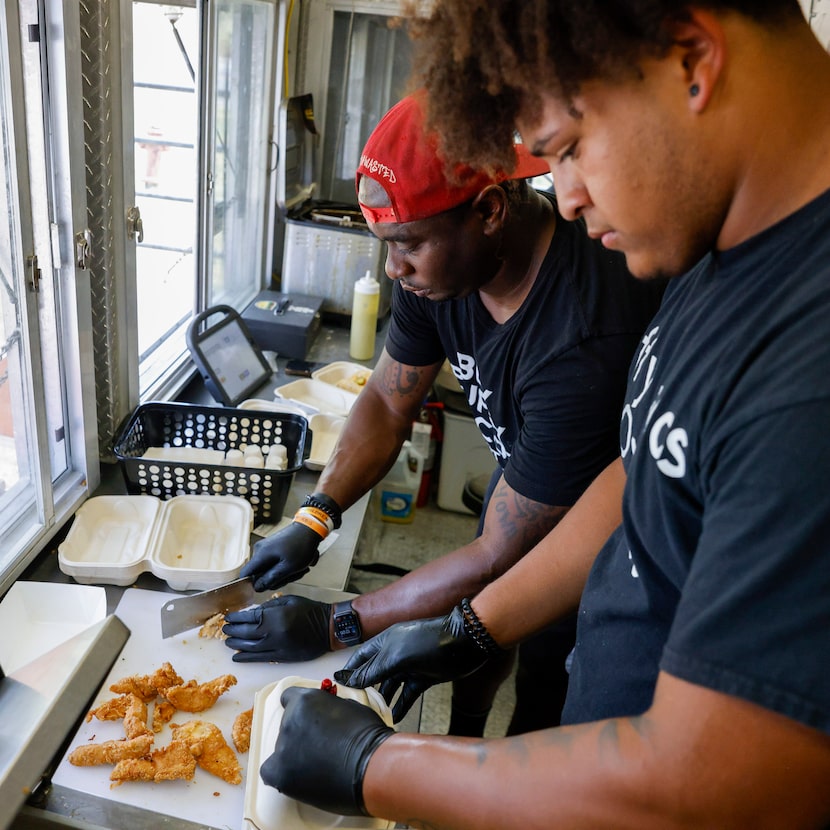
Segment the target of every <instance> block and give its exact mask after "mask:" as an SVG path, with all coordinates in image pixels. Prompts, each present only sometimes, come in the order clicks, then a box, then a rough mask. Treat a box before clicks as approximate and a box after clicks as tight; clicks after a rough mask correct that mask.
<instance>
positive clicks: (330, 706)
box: [259, 686, 394, 816]
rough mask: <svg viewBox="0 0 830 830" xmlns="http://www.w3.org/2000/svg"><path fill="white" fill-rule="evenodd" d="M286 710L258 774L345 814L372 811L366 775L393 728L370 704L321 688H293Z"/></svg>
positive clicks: (309, 801)
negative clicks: (365, 793) (365, 800)
mask: <svg viewBox="0 0 830 830" xmlns="http://www.w3.org/2000/svg"><path fill="white" fill-rule="evenodd" d="M280 702H281V703H282V705H283V707H284V709H285V711H284V712H283V716H282V724H281V726H280V734H279V736H278V737H277V743H276V746H275V747H274V752H273V754H272V755H270V756H269V757H268V758H267V759H266V760H265V762H264V763H263V764H262V766H261V767H260V770H259V774H260V777H261V778H262V780H263V781H264V782H265V783H266V784H268V785H269V786H270V787H276V788H277V789H278V790H279V791H280V792H281V793H283V794H284V795H287V796H289V797H290V798H296V799H297V800H298V801H302V802H304V803H306V804H311V805H312V806H313V807H317V808H319V809H321V810H328V811H329V812H331V813H337V814H339V815H341V816H360V815H364V816H365V815H368V813H367V812H366V807H365V805H364V803H363V776H364V775H365V773H366V767H367V766H368V764H369V759H370V758H371V757H372V755H373V754H374V752H375V750H376V749H377V748H378V747H379V746H380V745H381V744H382V743H383V742H384V741H385V740H386V739H387V738H388V737H389V736H390V735H393V734H394V730H393V729H390V728H389V727H388V726H387V725H386V724H385V723H384V722H383V721H382V720H381V719H380V717H378V715H377V714H376V713H375V712H374V711H372V710H371V709H370V708H369V707H368V706H363V705H362V704H360V703H358V702H357V701H354V700H343V699H342V698H338V697H335V696H334V695H331V694H329V693H328V692H323V691H321V690H320V689H303V688H299V687H297V686H293V687H291V688H289V689H286V690H285V691H284V692H283V693H282V697H281V698H280Z"/></svg>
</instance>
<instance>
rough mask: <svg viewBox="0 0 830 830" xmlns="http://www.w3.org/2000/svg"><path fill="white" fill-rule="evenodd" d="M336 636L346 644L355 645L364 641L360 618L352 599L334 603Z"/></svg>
mask: <svg viewBox="0 0 830 830" xmlns="http://www.w3.org/2000/svg"><path fill="white" fill-rule="evenodd" d="M333 618H334V636H335V637H336V638H337V640H338V642H340V643H343V645H344V646H355V645H357V644H358V643H360V642H362V641H363V632H362V631H361V630H360V618H359V617H358V616H357V612H356V611H355V610H354V609H353V608H352V602H351V600H345V601H344V602H335V603H334V614H333Z"/></svg>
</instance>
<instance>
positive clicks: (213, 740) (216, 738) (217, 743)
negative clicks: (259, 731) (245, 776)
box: [172, 720, 242, 784]
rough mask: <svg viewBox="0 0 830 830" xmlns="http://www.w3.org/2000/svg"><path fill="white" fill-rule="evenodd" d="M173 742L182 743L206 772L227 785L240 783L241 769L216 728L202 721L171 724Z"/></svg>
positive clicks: (231, 750)
mask: <svg viewBox="0 0 830 830" xmlns="http://www.w3.org/2000/svg"><path fill="white" fill-rule="evenodd" d="M172 728H173V740H176V741H184V743H185V744H187V748H188V749H189V750H190V752H191V753H192V754H193V756H194V757H195V758H196V763H197V764H198V765H199V766H200V767H201V768H202V769H203V770H205V771H206V772H209V773H211V774H212V775H216V776H218V777H219V778H221V779H222V780H223V781H227V782H228V784H241V783H242V767H241V766H240V765H239V761H238V759H237V757H236V755H235V753H234V751H233V749H231V747H230V746H229V745H228V743H227V741H226V740H225V738H224V737H223V735H222V732H221V730H220V729H219V727H218V726H216V725H215V724H213V723H208V722H207V721H202V720H190V721H188V722H187V723H184V724H181V725H177V724H173V725H172Z"/></svg>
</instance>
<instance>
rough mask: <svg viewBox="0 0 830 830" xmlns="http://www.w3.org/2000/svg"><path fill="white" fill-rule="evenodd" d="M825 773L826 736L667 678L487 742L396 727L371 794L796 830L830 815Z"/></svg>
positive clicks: (613, 824) (479, 827)
mask: <svg viewBox="0 0 830 830" xmlns="http://www.w3.org/2000/svg"><path fill="white" fill-rule="evenodd" d="M690 713H694V715H693V716H691V715H690ZM828 773H830V738H829V737H828V736H827V735H824V734H822V733H820V732H818V731H815V730H811V729H808V728H807V727H805V726H802V725H800V724H798V723H796V722H795V721H791V720H789V719H788V718H785V717H783V716H781V715H777V714H774V713H772V712H770V711H768V710H765V709H762V708H761V707H758V706H755V705H754V704H751V703H748V702H746V701H743V700H740V699H738V698H733V697H731V696H727V695H723V694H720V693H717V692H713V691H711V690H708V689H704V688H702V687H699V686H695V685H693V684H690V683H686V682H684V681H681V680H678V679H676V678H673V677H671V676H669V675H661V677H660V680H659V681H658V687H657V692H656V694H655V703H654V705H653V706H652V708H651V709H650V710H649V711H648V712H646V713H645V714H644V715H641V716H638V717H631V718H616V719H613V720H606V721H600V722H596V723H588V724H583V725H579V726H571V727H560V728H557V729H549V730H544V731H541V732H533V733H529V734H527V735H520V736H516V737H513V738H505V739H500V740H491V741H477V740H471V739H460V738H439V737H433V736H415V735H395V736H392V737H390V738H389V739H388V740H387V741H386V742H385V743H384V744H382V745H381V746H380V748H379V749H378V750H377V751H376V753H375V754H374V755H373V756H372V758H371V760H370V762H369V765H368V767H367V771H366V776H365V778H364V782H363V796H364V801H365V803H366V806H367V808H368V810H369V811H370V812H371V813H372V814H373V815H379V816H383V817H385V818H390V819H396V820H398V821H401V822H405V823H406V824H408V825H409V826H411V827H422V828H438V827H452V828H455V830H465V828H470V830H488V828H493V830H496V829H497V828H498V829H500V828H503V827H522V828H527V829H528V830H531V829H532V828H540V830H549V828H551V827H567V828H569V830H581V828H585V830H595V828H601V827H608V828H614V830H625V828H631V830H652V829H653V830H671V829H672V828H700V827H717V828H719V830H733V829H734V830H739V829H740V830H743V828H746V827H752V828H755V830H764V829H765V828H770V830H773V828H780V827H787V828H791V829H792V830H794V829H795V828H821V827H825V826H826V825H827V822H828V819H830V797H828V796H827V794H826V787H825V786H824V785H825V784H826V781H827V775H828ZM401 781H406V786H405V787H402V786H400V782H401Z"/></svg>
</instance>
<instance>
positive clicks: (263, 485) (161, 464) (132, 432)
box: [113, 403, 312, 523]
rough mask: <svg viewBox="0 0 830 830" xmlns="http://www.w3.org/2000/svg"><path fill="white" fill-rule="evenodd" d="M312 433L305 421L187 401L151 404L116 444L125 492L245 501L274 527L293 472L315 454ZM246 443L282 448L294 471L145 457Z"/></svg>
mask: <svg viewBox="0 0 830 830" xmlns="http://www.w3.org/2000/svg"><path fill="white" fill-rule="evenodd" d="M311 438H312V436H311V430H309V428H308V421H306V419H305V418H304V417H303V416H302V415H295V414H293V413H287V412H263V411H259V410H249V409H229V408H226V407H212V406H194V405H191V404H182V403H148V404H143V405H141V406H139V407H138V408H137V409H136V410H135V412H134V413H133V414H132V415H131V416H130V418H129V420H128V421H127V423H126V425H125V427H124V428H123V429H122V431H121V433H120V435H119V437H118V439H117V440H116V443H115V446H114V447H113V451H114V453H115V457H116V458H117V459H118V461H119V464H120V466H121V470H122V472H123V474H124V480H125V481H126V484H127V491H128V492H129V493H133V494H142V495H143V494H146V495H151V496H156V497H157V498H160V499H170V498H173V497H174V496H180V495H192V494H196V493H199V494H209V495H210V494H212V495H225V496H241V497H243V498H245V499H247V501H249V502H250V503H251V506H252V507H253V510H254V520H255V522H257V523H262V522H269V523H271V522H273V523H276V522H278V521H279V520H280V519H281V518H282V511H283V508H284V507H285V502H286V500H287V498H288V491H289V490H290V489H291V482H292V481H293V479H294V473H296V472H297V470H299V469H300V467H302V464H303V461H304V460H305V459H306V458H308V455H309V453H310V451H311ZM245 444H258V445H260V446H264V445H271V444H282V445H283V446H284V447H285V448H286V450H287V451H288V469H287V470H270V469H267V468H266V469H259V468H249V467H236V466H230V465H224V464H198V463H192V462H190V461H187V462H181V461H168V460H161V459H156V458H153V459H147V458H142V456H143V455H144V454H145V453H146V452H147V450H148V449H150V448H151V447H154V448H156V447H158V448H168V447H195V448H197V449H207V450H221V451H223V452H227V451H228V450H235V449H240V448H241V446H243V445H245Z"/></svg>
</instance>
